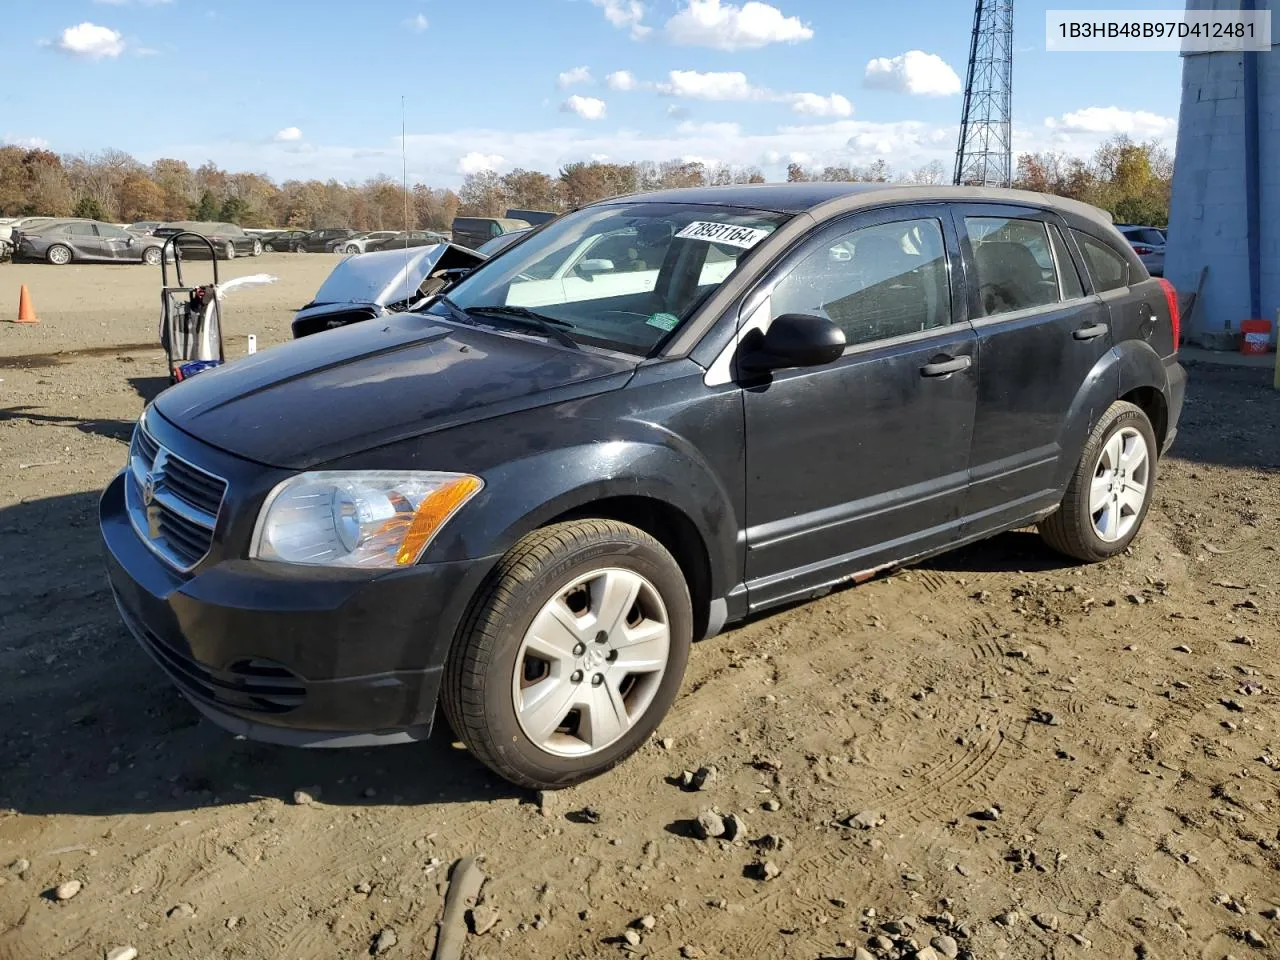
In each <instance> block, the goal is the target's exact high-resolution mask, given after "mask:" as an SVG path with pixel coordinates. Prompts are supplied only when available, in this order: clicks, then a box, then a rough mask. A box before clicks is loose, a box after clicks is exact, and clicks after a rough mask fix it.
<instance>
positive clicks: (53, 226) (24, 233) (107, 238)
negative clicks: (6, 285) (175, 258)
mask: <svg viewBox="0 0 1280 960" xmlns="http://www.w3.org/2000/svg"><path fill="white" fill-rule="evenodd" d="M163 246H164V241H163V240H162V239H160V238H158V237H146V236H142V237H140V236H138V235H137V234H133V233H130V232H129V231H128V230H123V229H121V228H120V227H117V226H115V225H114V224H110V223H100V222H98V221H96V220H72V219H66V220H50V221H48V222H47V223H39V224H35V225H33V226H30V227H27V228H25V229H23V230H20V231H16V232H15V233H14V251H13V258H14V259H15V260H46V261H48V262H49V263H52V264H55V265H57V266H62V265H63V264H67V263H71V262H72V261H73V260H74V261H83V262H103V263H152V264H155V263H159V262H160V258H161V256H162V255H163Z"/></svg>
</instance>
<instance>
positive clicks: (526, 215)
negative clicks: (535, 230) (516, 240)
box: [503, 207, 560, 227]
mask: <svg viewBox="0 0 1280 960" xmlns="http://www.w3.org/2000/svg"><path fill="white" fill-rule="evenodd" d="M558 216H560V214H558V213H552V212H551V211H550V210H518V209H516V208H514V207H513V208H512V209H510V210H508V211H507V212H506V213H504V214H503V218H504V219H507V220H523V221H524V222H525V223H527V224H529V226H531V227H540V226H542V224H544V223H546V222H547V221H548V220H554V219H555V218H556V217H558Z"/></svg>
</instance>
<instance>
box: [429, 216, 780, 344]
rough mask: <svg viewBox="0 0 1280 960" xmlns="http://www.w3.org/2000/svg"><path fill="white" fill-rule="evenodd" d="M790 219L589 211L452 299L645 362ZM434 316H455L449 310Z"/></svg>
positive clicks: (484, 271) (440, 308)
mask: <svg viewBox="0 0 1280 960" xmlns="http://www.w3.org/2000/svg"><path fill="white" fill-rule="evenodd" d="M786 219H787V216H786V215H785V214H780V213H769V212H765V211H759V210H749V209H743V208H739V207H722V206H711V205H702V204H687V203H621V204H612V205H606V206H600V207H588V208H587V209H585V210H581V211H579V212H577V213H572V214H568V215H566V216H564V217H561V218H560V219H558V220H557V221H556V222H555V223H553V224H551V225H549V226H547V227H546V228H544V229H543V230H542V231H540V232H538V233H536V234H533V235H532V236H530V237H528V238H527V239H526V240H525V241H524V242H523V243H521V244H520V245H519V246H518V247H515V248H513V249H512V250H511V252H510V253H508V254H506V255H504V256H502V257H501V258H499V259H497V260H495V261H493V263H492V264H491V265H486V266H484V267H481V268H479V269H478V270H477V271H476V272H475V273H473V274H472V275H471V276H469V277H467V278H466V279H465V280H463V281H462V282H461V283H460V284H458V286H456V287H455V288H454V289H453V290H451V291H449V295H448V299H449V300H450V301H451V302H452V304H453V305H456V306H457V307H460V308H461V309H462V310H464V311H467V312H468V314H470V313H472V312H473V311H475V312H480V311H483V310H484V308H495V307H496V308H499V309H503V308H510V309H515V310H518V311H522V312H525V313H528V312H530V311H532V312H535V313H536V314H537V315H538V316H539V317H541V318H544V319H546V320H547V321H549V322H551V323H554V324H555V325H556V327H557V328H560V329H563V331H564V332H565V333H566V334H567V335H568V336H569V337H571V338H573V339H574V340H576V341H578V342H580V343H587V344H594V345H596V346H601V347H605V348H609V349H615V350H621V351H624V352H627V353H633V354H639V355H641V356H644V355H647V354H649V353H650V352H651V351H652V350H653V349H654V347H655V346H657V344H658V343H659V342H660V341H662V340H663V339H664V338H665V337H667V336H668V335H670V334H671V333H672V332H673V331H675V330H677V329H678V328H679V327H680V325H681V324H683V323H684V322H685V321H686V320H688V318H689V317H690V316H691V315H692V314H693V312H694V310H695V309H696V308H697V306H698V304H700V303H701V302H702V301H703V300H704V299H706V297H707V295H708V294H710V293H711V292H712V291H713V290H715V288H716V287H718V286H719V285H720V284H721V283H723V282H724V281H725V280H726V279H727V278H728V277H729V275H730V274H731V273H733V271H734V270H735V269H736V268H737V266H738V262H739V261H740V260H741V259H742V258H743V257H744V256H745V255H746V254H747V252H748V251H750V250H751V248H752V247H754V246H756V244H758V243H759V242H760V241H761V240H763V239H764V238H765V237H767V236H768V235H769V234H770V233H772V232H773V231H774V230H776V229H777V228H778V227H779V226H781V225H782V224H783V223H784V222H785V221H786ZM429 310H430V312H432V313H436V314H439V315H441V316H449V315H450V312H449V305H448V304H437V305H433V306H432V307H430V308H429Z"/></svg>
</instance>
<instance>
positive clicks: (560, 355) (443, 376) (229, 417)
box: [155, 313, 637, 469]
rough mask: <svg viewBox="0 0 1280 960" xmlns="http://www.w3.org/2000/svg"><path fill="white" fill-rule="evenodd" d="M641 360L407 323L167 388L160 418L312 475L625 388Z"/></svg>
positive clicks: (313, 339)
mask: <svg viewBox="0 0 1280 960" xmlns="http://www.w3.org/2000/svg"><path fill="white" fill-rule="evenodd" d="M636 362H637V361H635V360H634V359H629V358H623V357H615V356H610V355H602V354H598V353H592V352H587V351H586V350H570V349H568V348H565V347H561V346H558V345H553V344H548V343H544V342H542V341H540V340H530V339H526V338H524V337H522V336H516V335H513V336H504V335H502V334H499V333H492V332H489V331H486V330H483V329H479V328H469V327H462V326H456V325H453V324H449V323H441V322H438V321H437V319H436V318H434V317H430V316H427V315H425V314H420V313H403V314H396V315H394V316H392V317H389V318H384V319H380V320H378V321H376V322H369V323H357V324H353V325H351V326H348V327H344V328H341V329H337V330H330V331H327V332H325V333H322V334H316V335H314V336H310V337H304V338H302V339H300V340H293V341H290V342H288V343H285V344H282V345H280V346H277V347H272V348H271V349H268V350H263V351H261V352H259V353H256V354H252V355H249V356H246V357H241V358H238V359H235V360H232V361H230V362H228V363H227V364H225V365H223V366H221V367H217V368H214V369H212V370H208V371H205V372H203V373H201V374H199V375H198V376H194V377H192V378H191V379H190V380H187V381H184V382H183V383H180V384H178V385H177V386H175V387H172V388H171V389H169V390H166V391H165V392H164V393H162V394H161V395H160V396H159V397H157V398H156V401H155V408H156V410H157V411H158V412H159V413H160V414H161V415H162V416H163V417H164V418H165V419H166V420H169V421H170V422H171V423H173V424H174V425H175V426H177V427H178V428H179V429H181V430H183V431H185V432H186V433H189V434H191V435H192V436H194V437H195V438H197V439H198V440H202V441H204V442H205V443H209V444H212V445H213V446H216V447H219V448H221V449H223V450H226V451H227V452H229V453H232V454H235V455H237V456H241V457H245V458H247V459H250V460H255V461H257V462H259V463H264V464H268V465H271V466H277V467H285V468H289V469H308V468H310V467H314V466H316V465H318V464H322V463H325V462H328V461H332V460H336V459H338V458H340V457H344V456H347V455H350V454H354V453H360V452H362V451H364V450H370V449H372V448H374V447H378V446H382V445H384V444H388V443H394V442H396V441H398V440H405V439H409V438H410V437H414V436H419V435H422V434H425V433H430V432H433V431H435V430H440V429H444V428H446V427H451V426H456V425H458V424H462V423H467V422H471V421H476V420H481V419H485V418H488V417H492V416H497V415H499V414H502V413H508V412H513V411H516V410H524V409H529V408H532V407H537V406H541V405H543V404H547V403H554V402H560V401H563V400H569V399H576V398H579V397H583V396H590V395H592V394H596V393H602V392H605V391H607V390H611V389H616V388H617V387H620V386H622V384H623V383H625V382H626V379H627V375H628V374H630V372H631V371H633V370H634V369H635V365H636Z"/></svg>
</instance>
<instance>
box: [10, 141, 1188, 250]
mask: <svg viewBox="0 0 1280 960" xmlns="http://www.w3.org/2000/svg"><path fill="white" fill-rule="evenodd" d="M1172 175H1173V163H1172V160H1171V158H1170V156H1169V154H1168V151H1167V150H1165V149H1164V148H1163V147H1161V146H1160V145H1159V144H1157V143H1155V142H1152V143H1136V142H1134V141H1132V140H1130V139H1129V138H1128V137H1124V136H1117V137H1113V138H1112V139H1110V140H1108V141H1107V142H1106V143H1104V144H1103V145H1102V146H1101V147H1099V148H1098V150H1097V151H1096V152H1095V153H1094V155H1093V156H1092V157H1090V158H1088V159H1083V158H1079V157H1073V156H1068V155H1065V154H1058V153H1036V154H1023V155H1022V156H1020V157H1019V158H1018V164H1017V178H1016V180H1015V182H1014V186H1016V187H1021V188H1023V189H1029V190H1037V191H1041V192H1046V193H1055V194H1060V195H1062V196H1068V197H1074V198H1075V199H1078V200H1083V201H1085V202H1087V203H1092V204H1095V205H1096V206H1100V207H1102V208H1104V209H1106V210H1109V211H1110V212H1111V213H1112V215H1113V216H1115V218H1116V219H1117V220H1120V221H1126V222H1133V223H1152V224H1164V223H1166V222H1167V220H1168V210H1169V189H1170V184H1171V180H1172ZM787 179H788V180H789V181H807V180H825V181H862V182H872V183H888V182H900V183H925V184H941V183H946V182H948V181H949V179H950V178H949V175H948V172H947V170H946V169H945V168H944V167H943V166H942V164H940V163H938V162H936V161H935V162H934V163H931V164H928V165H926V166H923V167H919V168H917V169H914V170H910V171H902V172H895V171H894V170H893V169H892V168H891V167H890V165H889V164H888V162H886V161H884V160H877V161H875V162H874V163H872V164H869V165H867V166H861V167H860V166H825V167H822V168H813V169H809V168H806V167H805V166H803V165H802V164H799V163H792V164H790V165H789V166H788V168H787ZM763 182H765V177H764V175H763V173H761V171H760V170H759V169H758V168H756V167H752V166H745V167H735V166H730V165H727V164H715V165H707V164H703V163H700V162H698V161H691V160H668V161H665V162H662V163H653V162H649V161H645V162H639V163H606V162H602V161H591V162H580V163H569V164H565V165H564V166H563V167H561V168H560V170H558V171H557V172H555V173H546V172H543V171H539V170H525V169H520V168H517V169H515V170H512V171H510V172H509V173H504V174H499V173H497V172H494V171H488V170H483V171H478V172H475V173H471V174H468V175H467V176H466V177H465V178H464V180H463V182H462V185H461V187H460V188H459V189H458V190H456V191H455V190H452V189H443V188H438V187H431V186H428V185H426V184H414V185H412V186H411V187H410V189H409V191H408V194H407V196H406V192H405V189H404V187H403V186H402V185H401V184H400V183H398V182H396V181H394V180H392V179H391V178H390V177H387V176H376V177H372V178H370V179H368V180H366V181H364V182H363V183H344V182H340V181H338V180H335V179H331V180H327V181H321V180H286V181H284V182H283V183H277V182H276V181H274V180H272V179H271V178H270V177H268V176H266V175H264V174H261V173H244V172H241V173H233V172H229V171H226V170H223V169H221V168H220V167H218V166H217V165H216V164H214V163H212V162H209V163H205V164H202V165H201V166H199V167H196V168H194V169H192V167H191V166H190V165H189V164H187V163H186V162H184V161H182V160H173V159H162V160H156V161H155V162H154V163H151V164H143V163H140V162H139V161H137V160H136V159H134V157H132V156H131V155H129V154H128V153H125V152H124V151H121V150H104V151H102V152H100V153H94V154H77V155H59V154H56V153H53V152H52V151H49V150H43V149H26V148H23V147H16V146H6V147H0V215H4V216H18V215H22V214H43V215H48V216H78V217H88V218H91V219H95V220H107V221H112V222H117V223H133V222H137V221H140V220H162V221H163V220H224V221H229V222H232V223H238V224H240V225H242V226H246V227H298V228H305V229H315V228H319V227H333V226H341V227H352V228H354V229H357V230H379V229H397V228H400V227H403V226H404V224H405V220H406V211H407V215H408V220H409V221H410V225H411V226H412V227H414V228H417V229H427V230H447V229H448V228H449V226H450V224H451V223H452V222H453V218H454V217H455V216H458V215H463V216H501V215H502V214H503V213H504V212H505V211H506V210H507V209H510V208H513V207H514V208H520V209H526V210H548V211H554V212H559V211H563V210H571V209H574V208H576V207H579V206H582V205H584V204H587V203H592V202H594V201H596V200H601V199H603V198H605V197H611V196H617V195H619V194H626V193H637V192H643V191H646V190H657V189H668V188H675V187H693V186H704V185H720V184H731V183H763Z"/></svg>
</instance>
